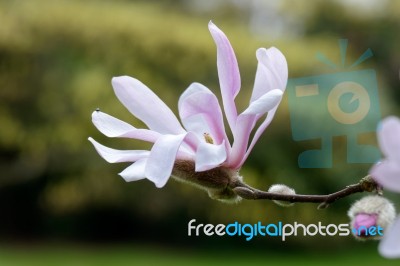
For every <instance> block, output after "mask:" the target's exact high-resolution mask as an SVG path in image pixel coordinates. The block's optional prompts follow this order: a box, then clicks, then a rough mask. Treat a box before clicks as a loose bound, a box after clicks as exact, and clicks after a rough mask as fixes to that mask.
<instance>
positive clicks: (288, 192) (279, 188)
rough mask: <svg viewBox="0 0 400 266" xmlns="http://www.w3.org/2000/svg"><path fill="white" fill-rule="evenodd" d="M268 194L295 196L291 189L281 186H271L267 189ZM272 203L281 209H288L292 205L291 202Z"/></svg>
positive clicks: (277, 201)
mask: <svg viewBox="0 0 400 266" xmlns="http://www.w3.org/2000/svg"><path fill="white" fill-rule="evenodd" d="M268 192H270V193H276V194H282V195H296V191H294V189H293V188H291V187H288V186H286V185H282V184H275V185H272V186H271V187H270V188H269V189H268ZM273 202H275V203H276V204H278V205H279V206H282V207H290V206H293V205H294V203H293V202H289V201H282V200H273Z"/></svg>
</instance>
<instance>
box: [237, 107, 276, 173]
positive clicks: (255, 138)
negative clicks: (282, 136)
mask: <svg viewBox="0 0 400 266" xmlns="http://www.w3.org/2000/svg"><path fill="white" fill-rule="evenodd" d="M276 109H277V107H275V108H273V109H272V110H271V111H269V112H268V114H267V117H266V118H265V120H264V122H262V124H261V125H260V126H259V127H258V128H257V130H256V133H254V136H253V139H252V140H251V143H250V145H249V147H248V149H247V152H246V154H245V155H244V156H243V159H242V161H241V163H240V165H242V164H243V163H244V162H245V161H246V159H247V157H248V156H249V155H250V152H251V151H252V149H253V148H254V145H255V144H256V143H257V141H258V139H259V138H260V137H261V134H262V133H263V132H264V130H265V129H266V128H267V127H268V126H269V124H271V122H272V119H273V118H274V116H275V112H276Z"/></svg>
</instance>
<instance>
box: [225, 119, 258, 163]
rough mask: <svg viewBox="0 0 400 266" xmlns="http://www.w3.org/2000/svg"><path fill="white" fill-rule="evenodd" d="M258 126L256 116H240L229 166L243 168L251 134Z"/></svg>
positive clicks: (234, 134)
mask: <svg viewBox="0 0 400 266" xmlns="http://www.w3.org/2000/svg"><path fill="white" fill-rule="evenodd" d="M255 124H256V115H239V116H238V119H237V121H236V128H235V131H234V133H233V138H234V140H233V145H232V150H231V152H230V155H229V160H228V163H227V165H228V166H229V167H231V168H233V169H239V168H240V167H241V166H242V163H241V162H242V161H243V157H244V156H245V153H246V150H247V145H248V142H249V137H250V133H251V131H252V130H253V128H254V126H255Z"/></svg>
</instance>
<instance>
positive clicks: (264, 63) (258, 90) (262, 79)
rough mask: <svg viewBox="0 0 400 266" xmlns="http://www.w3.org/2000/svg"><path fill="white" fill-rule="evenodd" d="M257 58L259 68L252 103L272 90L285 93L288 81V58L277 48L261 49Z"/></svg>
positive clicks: (257, 53)
mask: <svg viewBox="0 0 400 266" xmlns="http://www.w3.org/2000/svg"><path fill="white" fill-rule="evenodd" d="M256 56H257V60H258V66H257V72H256V78H255V81H254V88H253V93H252V95H251V99H250V102H253V101H255V100H257V99H258V98H260V97H261V96H262V95H264V94H265V93H267V92H269V91H270V90H274V89H279V90H281V91H284V90H285V88H286V84H287V79H288V66H287V62H286V58H285V56H284V55H283V54H282V53H281V52H280V51H279V50H278V49H277V48H275V47H271V48H269V49H265V48H259V49H258V50H257V52H256Z"/></svg>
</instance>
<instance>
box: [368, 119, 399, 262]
mask: <svg viewBox="0 0 400 266" xmlns="http://www.w3.org/2000/svg"><path fill="white" fill-rule="evenodd" d="M378 130H379V131H378V141H379V146H380V148H381V150H382V153H383V155H384V156H385V158H384V159H383V160H382V161H381V162H379V163H377V164H376V165H374V166H373V167H372V169H371V170H370V175H371V176H372V177H373V178H374V179H375V180H376V182H378V184H380V185H381V186H383V187H384V188H385V189H387V190H391V191H394V192H399V193H400V120H399V119H398V118H397V117H393V116H391V117H388V118H386V119H384V120H383V121H382V122H381V125H380V128H379V129H378ZM399 239H400V217H398V218H397V219H396V221H395V222H394V223H393V224H392V226H391V227H390V228H389V230H387V231H386V232H385V235H384V237H383V239H382V241H381V242H380V244H379V252H380V253H381V255H382V256H384V257H388V258H399V257H400V240H399Z"/></svg>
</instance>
